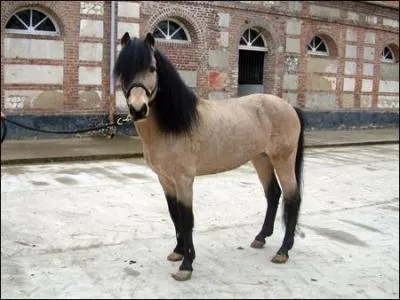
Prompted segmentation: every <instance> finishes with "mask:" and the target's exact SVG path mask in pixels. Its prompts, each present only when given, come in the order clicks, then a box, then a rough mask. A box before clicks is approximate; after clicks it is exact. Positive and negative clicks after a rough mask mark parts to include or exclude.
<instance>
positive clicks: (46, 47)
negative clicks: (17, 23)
mask: <svg viewBox="0 0 400 300" xmlns="http://www.w3.org/2000/svg"><path fill="white" fill-rule="evenodd" d="M4 57H7V58H29V59H64V42H63V41H52V40H36V39H15V38H5V39H4Z"/></svg>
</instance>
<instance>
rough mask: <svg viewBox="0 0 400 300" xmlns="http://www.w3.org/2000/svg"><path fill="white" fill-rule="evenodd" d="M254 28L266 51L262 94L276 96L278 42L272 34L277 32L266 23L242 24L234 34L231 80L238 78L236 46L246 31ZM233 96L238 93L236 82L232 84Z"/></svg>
mask: <svg viewBox="0 0 400 300" xmlns="http://www.w3.org/2000/svg"><path fill="white" fill-rule="evenodd" d="M251 28H254V29H256V30H257V31H259V32H260V33H261V34H262V36H263V38H264V40H265V42H266V47H267V49H268V51H267V52H266V53H265V56H264V74H263V84H264V92H265V93H270V94H278V88H279V87H278V85H279V82H277V80H276V55H277V53H278V44H279V43H278V42H277V39H276V37H275V36H274V35H273V32H277V31H276V30H275V29H274V28H273V26H271V25H270V24H269V23H268V22H265V21H250V22H248V23H245V24H242V25H241V26H240V27H239V30H238V31H237V32H236V34H235V36H234V39H233V45H232V47H233V49H235V56H236V61H237V65H236V67H235V68H234V69H232V72H233V74H232V75H233V78H238V75H239V67H238V64H239V50H238V46H239V43H240V38H241V36H242V34H243V32H245V31H246V30H247V29H251ZM232 88H233V92H234V94H237V92H238V80H236V81H235V82H233V84H232Z"/></svg>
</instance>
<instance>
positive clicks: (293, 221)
mask: <svg viewBox="0 0 400 300" xmlns="http://www.w3.org/2000/svg"><path fill="white" fill-rule="evenodd" d="M284 200H285V208H284V220H285V225H286V230H285V237H284V238H283V243H282V246H281V248H280V249H279V251H278V254H280V255H286V256H289V255H288V252H289V250H290V249H292V247H293V244H294V234H295V231H296V225H297V219H298V216H299V210H300V203H301V197H300V195H299V193H296V195H295V196H294V197H293V198H291V199H284Z"/></svg>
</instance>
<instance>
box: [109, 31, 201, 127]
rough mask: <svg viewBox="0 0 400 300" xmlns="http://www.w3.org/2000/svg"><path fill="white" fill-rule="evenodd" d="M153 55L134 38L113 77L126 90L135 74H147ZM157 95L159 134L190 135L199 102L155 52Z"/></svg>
mask: <svg viewBox="0 0 400 300" xmlns="http://www.w3.org/2000/svg"><path fill="white" fill-rule="evenodd" d="M151 54H152V51H151V49H150V48H149V46H148V45H146V44H145V43H144V42H143V41H142V40H140V39H137V38H134V39H132V40H130V41H129V43H128V44H126V45H125V47H123V48H122V50H121V52H120V54H119V57H118V59H117V62H116V64H115V67H114V74H115V75H116V77H117V78H120V81H121V84H123V85H124V86H128V85H130V84H131V83H132V80H133V79H134V77H135V75H136V74H137V73H138V72H141V71H145V70H148V69H149V67H150V64H151V59H152V57H151ZM154 57H155V59H156V61H157V75H158V91H157V94H156V97H155V98H154V100H153V101H155V104H154V105H153V106H152V108H151V109H153V110H154V112H155V116H156V119H157V122H158V125H159V127H160V130H161V131H162V132H164V133H166V134H181V133H186V134H187V133H190V132H191V131H192V129H193V128H194V127H195V125H196V124H197V123H198V120H199V114H198V111H197V103H198V98H197V96H196V94H195V93H194V92H193V91H192V90H191V89H190V88H189V87H188V86H186V84H185V83H184V81H183V80H182V78H181V77H180V75H179V73H178V71H177V70H176V68H175V67H174V65H173V64H172V63H171V61H170V60H169V59H168V58H167V57H166V56H165V55H164V54H163V53H162V52H161V51H160V50H158V49H155V51H154Z"/></svg>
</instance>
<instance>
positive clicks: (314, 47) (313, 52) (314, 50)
mask: <svg viewBox="0 0 400 300" xmlns="http://www.w3.org/2000/svg"><path fill="white" fill-rule="evenodd" d="M317 37H318V38H319V39H320V40H321V42H320V43H319V44H318V45H315V38H317ZM321 43H323V44H324V45H325V49H326V52H323V51H319V50H317V49H318V47H319V45H321ZM309 46H310V47H311V50H310V49H308V47H309ZM307 52H308V53H309V54H311V55H318V56H329V47H328V43H327V42H326V41H325V40H324V39H323V38H321V37H320V36H318V35H316V36H314V37H313V38H312V40H311V41H310V43H309V44H308V45H307Z"/></svg>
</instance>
